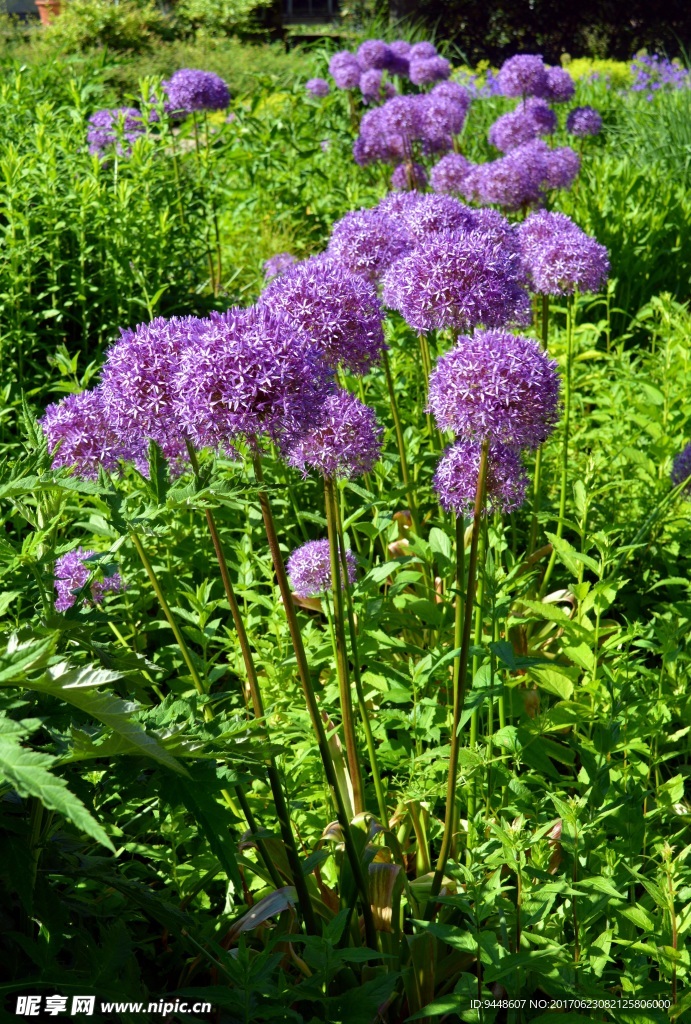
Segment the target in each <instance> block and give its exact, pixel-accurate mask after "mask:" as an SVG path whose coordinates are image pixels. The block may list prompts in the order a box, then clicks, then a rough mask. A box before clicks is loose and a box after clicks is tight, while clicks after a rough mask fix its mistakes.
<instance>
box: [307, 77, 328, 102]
mask: <svg viewBox="0 0 691 1024" xmlns="http://www.w3.org/2000/svg"><path fill="white" fill-rule="evenodd" d="M305 89H307V92H310V93H312V95H313V96H316V97H317V98H318V99H323V98H324V97H325V96H328V95H329V93H330V92H331V86H330V85H329V83H328V82H327V81H326V79H325V78H310V79H308V80H307V81H306V82H305Z"/></svg>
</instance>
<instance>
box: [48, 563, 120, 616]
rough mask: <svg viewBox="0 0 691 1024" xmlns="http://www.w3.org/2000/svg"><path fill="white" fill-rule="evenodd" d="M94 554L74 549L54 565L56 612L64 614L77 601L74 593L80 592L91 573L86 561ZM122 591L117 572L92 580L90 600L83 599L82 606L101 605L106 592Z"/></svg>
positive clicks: (87, 598)
mask: <svg viewBox="0 0 691 1024" xmlns="http://www.w3.org/2000/svg"><path fill="white" fill-rule="evenodd" d="M95 554H96V552H95V551H87V550H86V549H85V548H75V550H74V551H68V552H67V554H66V555H61V556H60V558H58V559H57V561H56V563H55V581H54V582H55V589H56V591H57V594H58V596H57V599H56V601H55V610H56V612H66V611H67V609H68V608H71V607H72V605H73V604H75V602H76V600H77V594H76V591H79V590H81V589H82V588H83V587H84V586H85V584H86V581H87V580H88V579H89V576H90V575H91V573H92V570H93V566H92V567H91V568H90V567H89V565H88V559H89V558H91V557H92V556H94V555H95ZM122 589H123V583H122V577H121V575H120V573H119V572H116V573H113V575H112V576H105V577H104V578H103V579H102V580H100V579H95V580H92V583H91V586H90V588H89V591H90V599H89V597H88V596H86V597H84V600H83V602H82V603H83V604H85V605H86V604H89V603H92V604H101V602H102V601H103V595H104V594H106V593H108V591H112V592H117V591H119V590H122Z"/></svg>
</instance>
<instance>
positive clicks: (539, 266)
mask: <svg viewBox="0 0 691 1024" xmlns="http://www.w3.org/2000/svg"><path fill="white" fill-rule="evenodd" d="M518 230H519V237H520V242H521V249H522V251H523V260H524V263H525V266H526V268H527V270H528V273H529V276H530V281H531V287H532V289H533V291H536V292H539V293H541V294H543V295H572V294H573V293H574V292H575V291H576V290H577V289H578V291H581V292H597V291H599V290H600V288H601V287H602V285H603V284H604V282H605V281H606V280H607V275H608V273H609V256H608V253H607V249H606V248H605V246H604V245H600V243H599V242H598V241H596V239H594V238H591V237H590V235H586V233H585V232H584V231H581V229H580V228H579V227H578V226H577V225H576V224H574V222H573V221H572V220H571V219H570V218H569V217H567V216H565V215H564V214H563V213H548V212H547V211H545V210H540V211H538V212H537V213H533V214H531V215H530V216H529V217H527V218H526V220H525V221H524V222H523V223H522V224H521V225H520V226H519V229H518Z"/></svg>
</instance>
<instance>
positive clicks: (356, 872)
mask: <svg viewBox="0 0 691 1024" xmlns="http://www.w3.org/2000/svg"><path fill="white" fill-rule="evenodd" d="M253 462H254V472H255V475H256V479H257V484H258V497H259V504H260V506H261V511H262V518H263V520H264V528H265V530H266V538H267V541H268V544H269V551H270V552H271V559H272V561H273V566H274V571H275V573H276V579H277V582H278V588H279V591H280V593H281V600H282V601H283V607H284V610H285V613H286V618H287V620H288V628H289V630H290V636H291V639H292V641H293V649H294V650H295V658H296V661H297V666H298V674H299V676H300V682H301V684H302V689H303V693H304V696H305V702H306V704H307V710H308V711H309V715H310V719H311V721H312V728H313V729H314V733H315V736H316V739H317V745H318V747H319V754H320V756H321V759H322V764H323V766H324V774H325V775H326V781H327V783H328V785H329V789H330V791H331V797H332V799H333V801H334V805H335V807H336V812H337V815H338V820H339V824H340V826H341V830H342V832H343V842H344V844H345V851H346V856H347V857H348V861H349V863H350V868H351V871H352V872H353V877H354V879H355V884H356V886H357V889H358V893H359V895H360V903H361V907H362V917H363V921H364V924H365V937H366V941H367V945H368V946H369V947H370V948H371V949H375V950H376V949H377V933H376V929H375V927H374V918H373V916H372V907H371V904H370V901H369V892H368V887H367V879H366V876H365V872H364V870H363V866H362V863H361V861H360V858H359V857H358V854H357V849H356V846H355V842H354V839H353V834H352V831H351V826H350V821H349V820H348V815H347V812H346V808H345V804H344V802H343V797H342V794H341V791H340V789H339V787H338V780H337V778H336V771H335V769H334V765H333V762H332V760H331V754H330V752H329V745H328V742H327V739H326V733H325V732H324V723H323V722H322V717H321V713H320V711H319V705H318V704H317V698H316V695H315V692H314V687H313V686H312V680H311V678H310V671H309V665H308V664H307V656H306V655H305V648H304V647H303V644H302V635H301V633H300V625H299V623H298V620H297V614H296V612H295V606H294V605H293V599H292V596H291V592H290V584H289V583H288V576H287V575H286V570H285V565H284V564H283V556H282V554H281V549H280V546H279V543H278V535H277V533H276V526H275V523H274V519H273V513H272V511H271V504H270V502H269V496H268V494H267V493H266V491H265V490H264V474H263V471H262V465H261V459H260V457H259V455H258V454H255V456H254V459H253Z"/></svg>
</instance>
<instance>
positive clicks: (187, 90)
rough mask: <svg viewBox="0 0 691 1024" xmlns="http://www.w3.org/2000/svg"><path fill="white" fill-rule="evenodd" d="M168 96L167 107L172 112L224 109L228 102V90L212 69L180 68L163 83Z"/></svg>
mask: <svg viewBox="0 0 691 1024" xmlns="http://www.w3.org/2000/svg"><path fill="white" fill-rule="evenodd" d="M163 88H164V90H165V92H166V93H167V96H168V102H167V107H168V109H169V110H170V111H171V113H174V114H192V113H194V111H196V110H225V109H226V107H227V106H228V104H229V103H230V90H229V89H228V86H227V85H226V83H225V82H224V81H223V79H222V78H221V77H220V76H219V75H215V74H214V73H213V72H212V71H197V70H195V69H193V68H182V70H181V71H176V72H175V74H174V75H173V77H172V78H170V79H168V81H166V82H164V83H163Z"/></svg>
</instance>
